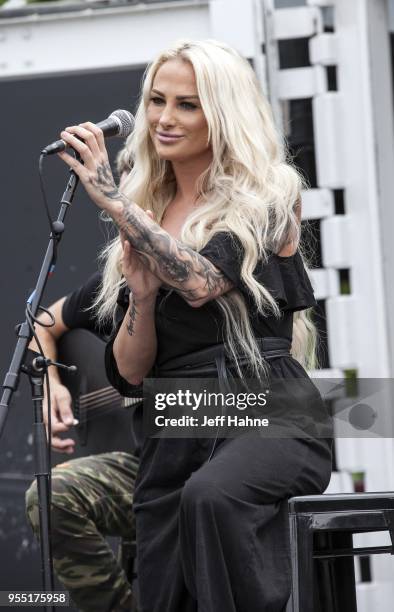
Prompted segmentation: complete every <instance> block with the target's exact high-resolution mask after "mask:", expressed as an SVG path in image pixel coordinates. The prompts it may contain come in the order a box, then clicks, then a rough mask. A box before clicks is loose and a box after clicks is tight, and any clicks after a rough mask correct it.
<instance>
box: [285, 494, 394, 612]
mask: <svg viewBox="0 0 394 612" xmlns="http://www.w3.org/2000/svg"><path fill="white" fill-rule="evenodd" d="M289 518H290V547H291V563H292V582H293V587H292V596H291V600H290V607H289V605H288V607H287V610H289V612H354V611H356V610H357V602H356V584H355V575H354V561H353V557H354V556H355V555H370V554H379V553H390V554H394V493H348V494H339V495H307V496H302V497H292V498H291V499H289ZM369 531H389V532H390V537H391V546H370V547H365V548H354V547H353V533H366V532H369ZM314 560H315V561H319V562H318V563H316V562H314ZM314 587H315V588H314Z"/></svg>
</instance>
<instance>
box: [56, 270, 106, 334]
mask: <svg viewBox="0 0 394 612" xmlns="http://www.w3.org/2000/svg"><path fill="white" fill-rule="evenodd" d="M100 282H101V274H100V273H99V272H95V273H94V274H92V275H91V276H90V277H89V278H88V280H87V281H86V283H85V284H84V285H81V286H80V287H78V289H75V290H74V291H73V292H72V293H70V294H69V295H68V296H67V297H66V299H65V300H64V303H63V308H62V317H63V321H64V323H65V325H66V326H67V327H68V328H69V329H77V328H81V329H87V330H88V331H91V332H92V333H94V334H98V335H103V336H107V335H109V334H110V333H111V325H110V324H107V325H106V326H105V327H100V328H99V326H98V323H97V319H96V317H95V315H94V311H92V310H90V306H91V305H92V303H93V301H94V298H95V296H96V294H97V292H98V289H99V285H100Z"/></svg>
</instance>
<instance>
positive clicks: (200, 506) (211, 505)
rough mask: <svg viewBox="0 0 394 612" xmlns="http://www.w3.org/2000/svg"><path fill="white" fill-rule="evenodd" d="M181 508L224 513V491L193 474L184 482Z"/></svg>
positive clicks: (225, 503) (204, 478) (215, 484)
mask: <svg viewBox="0 0 394 612" xmlns="http://www.w3.org/2000/svg"><path fill="white" fill-rule="evenodd" d="M181 507H182V508H183V509H184V510H186V512H188V511H190V510H191V511H199V510H202V511H204V510H210V511H212V510H213V511H215V513H222V512H225V511H226V508H227V500H226V493H225V491H224V490H223V489H222V488H221V487H220V486H219V485H218V484H217V483H215V482H212V481H211V480H209V479H208V478H206V477H204V476H202V475H200V474H198V473H195V474H193V475H192V476H191V477H190V478H189V480H188V481H187V482H186V484H185V486H184V487H183V491H182V495H181Z"/></svg>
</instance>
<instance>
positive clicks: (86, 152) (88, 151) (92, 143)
mask: <svg viewBox="0 0 394 612" xmlns="http://www.w3.org/2000/svg"><path fill="white" fill-rule="evenodd" d="M60 137H61V138H62V140H64V142H66V143H67V144H68V145H70V147H72V148H73V149H74V150H75V151H77V152H78V153H79V154H80V156H81V158H82V159H83V161H84V163H85V165H86V167H87V168H90V169H93V167H94V166H95V165H96V164H97V162H100V163H101V162H102V161H103V160H102V154H101V151H100V149H99V146H98V144H97V141H96V139H95V137H94V135H93V134H92V133H91V132H88V130H85V129H84V128H80V127H79V126H77V125H76V126H73V127H71V128H67V129H66V130H63V132H61V133H60Z"/></svg>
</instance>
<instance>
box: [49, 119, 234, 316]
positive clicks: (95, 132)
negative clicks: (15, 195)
mask: <svg viewBox="0 0 394 612" xmlns="http://www.w3.org/2000/svg"><path fill="white" fill-rule="evenodd" d="M74 134H76V135H77V136H79V137H80V138H82V139H83V141H84V142H81V140H79V139H78V138H76V136H74ZM61 137H62V138H63V139H64V140H65V141H66V142H68V143H69V144H70V145H71V146H72V147H73V148H74V149H75V150H76V151H78V152H79V153H80V155H81V158H82V160H83V162H84V165H82V164H81V163H80V162H78V161H77V160H76V159H75V158H73V157H71V156H70V155H68V154H67V153H60V154H59V156H60V157H61V158H62V159H63V160H64V161H65V162H66V163H67V164H68V165H69V166H70V167H71V168H72V169H73V170H74V171H75V172H76V174H77V175H78V176H79V178H80V179H81V182H82V183H83V185H84V186H85V189H86V191H87V192H88V194H89V196H90V198H91V199H92V200H93V201H94V202H95V203H96V205H97V206H99V207H100V208H101V209H103V210H105V211H106V212H107V213H108V214H109V215H110V216H111V217H112V218H113V220H114V221H115V223H116V224H117V226H118V227H119V229H120V231H122V232H123V233H124V235H125V237H126V238H127V240H128V241H129V242H130V244H131V245H132V247H133V249H134V250H135V251H136V253H137V254H138V256H139V258H140V259H141V262H142V263H143V264H144V265H145V266H147V267H148V268H149V270H150V271H151V272H152V273H153V274H155V275H156V276H157V277H158V278H160V280H161V281H162V282H163V283H165V284H166V285H169V286H170V287H173V288H174V289H175V290H176V291H177V292H178V293H179V294H180V295H182V297H183V298H184V299H185V300H186V301H187V302H188V303H189V304H190V305H191V306H194V307H199V306H201V305H202V304H204V303H205V302H208V301H210V300H212V299H215V298H217V297H218V296H220V295H222V294H223V293H226V292H227V291H229V290H230V289H232V288H233V287H234V285H233V283H232V282H231V281H230V280H229V279H227V277H226V276H225V275H224V274H223V273H222V272H221V270H219V269H218V268H216V266H214V265H213V264H212V263H211V262H210V261H209V260H208V259H206V258H205V257H203V256H202V255H199V254H198V253H197V252H196V251H194V250H193V249H191V248H189V247H187V246H186V245H184V244H183V243H182V242H180V241H179V240H176V239H175V238H173V237H172V236H171V235H170V234H168V232H166V231H165V230H163V229H162V228H161V227H160V226H159V225H158V224H157V223H156V222H155V221H153V220H151V219H149V218H147V216H146V214H145V212H144V211H143V210H141V209H140V208H139V206H137V205H136V204H134V203H133V202H130V201H129V200H128V199H127V198H126V197H125V196H124V194H122V193H121V192H120V190H119V189H118V187H117V186H116V185H115V182H114V179H113V176H112V172H111V168H110V165H109V162H108V156H107V152H106V149H105V143H104V137H103V134H102V132H101V130H100V129H98V128H97V126H95V125H94V124H92V123H85V124H83V125H81V126H73V127H72V128H67V131H65V132H62V133H61Z"/></svg>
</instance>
